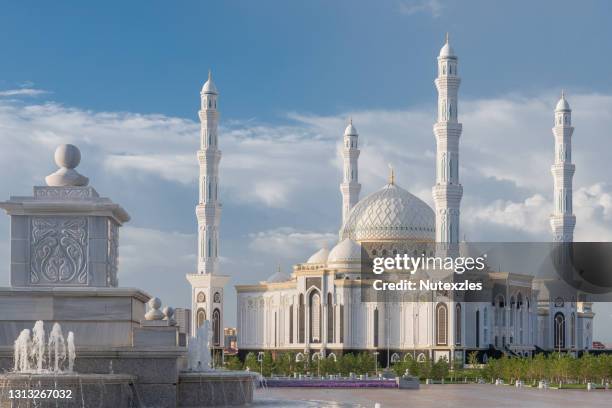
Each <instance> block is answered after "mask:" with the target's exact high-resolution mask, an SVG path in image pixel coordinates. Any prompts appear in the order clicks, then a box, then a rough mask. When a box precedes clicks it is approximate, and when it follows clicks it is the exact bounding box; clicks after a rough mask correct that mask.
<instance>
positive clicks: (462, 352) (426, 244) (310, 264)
mask: <svg viewBox="0 0 612 408" xmlns="http://www.w3.org/2000/svg"><path fill="white" fill-rule="evenodd" d="M435 84H436V88H437V90H438V117H437V122H436V124H435V125H434V134H435V137H436V146H437V154H436V161H435V166H436V180H435V185H434V187H433V197H434V202H435V211H434V210H432V209H431V208H430V207H429V206H428V205H427V204H426V203H425V202H423V201H422V200H420V199H419V198H418V197H416V196H414V195H412V194H411V193H409V192H408V191H406V190H404V189H402V188H401V187H400V186H398V185H397V184H396V182H395V178H394V176H393V173H392V176H391V177H390V180H389V182H388V184H387V185H385V186H384V187H383V188H382V189H380V190H379V191H376V192H374V193H372V194H370V195H368V196H367V197H364V198H362V199H361V200H359V199H358V195H359V190H360V185H359V183H358V177H357V175H358V172H357V170H358V169H357V167H358V162H357V159H358V157H359V150H358V146H357V138H358V136H357V132H356V130H355V129H354V126H353V124H352V121H351V123H350V124H349V126H348V127H347V129H346V130H345V133H344V139H343V159H344V168H343V182H342V184H341V187H340V190H341V193H342V199H343V202H342V205H343V207H342V227H341V228H340V234H339V235H340V236H339V242H338V244H337V245H336V246H335V247H334V248H333V249H332V250H331V251H327V250H326V249H321V250H319V251H317V252H316V253H315V254H313V255H312V256H311V257H310V258H309V259H308V260H307V261H306V262H304V263H300V264H297V265H295V266H294V267H293V271H292V273H291V275H290V276H289V275H287V274H284V273H282V272H281V271H278V272H276V273H275V274H273V275H272V276H271V277H270V278H269V279H267V280H266V281H263V282H260V283H258V284H253V285H238V286H236V290H237V294H238V305H237V313H238V321H237V325H238V347H239V349H240V350H241V353H245V352H248V351H254V352H257V351H261V350H272V351H283V350H291V351H294V352H299V353H302V354H310V355H313V353H323V354H324V355H330V354H332V353H333V354H334V355H337V354H338V353H344V352H350V351H363V350H369V351H378V352H379V355H380V354H388V355H389V358H390V360H391V362H393V361H397V360H398V359H405V358H417V359H421V360H422V359H424V358H426V357H429V358H433V359H438V358H441V357H446V358H448V359H449V360H452V359H454V358H465V356H466V353H467V352H469V351H478V352H479V353H480V356H481V357H483V356H485V355H487V356H488V355H500V354H506V355H511V356H513V355H531V354H532V353H534V352H536V351H538V349H545V350H553V349H555V346H557V347H556V348H557V349H562V350H567V351H579V350H584V349H588V348H590V342H592V318H593V313H592V312H591V310H590V304H586V303H585V304H581V303H580V302H576V301H575V299H574V302H571V301H570V302H564V303H563V304H562V303H558V302H557V303H555V302H553V303H546V304H544V303H543V302H541V301H540V293H539V291H538V288H537V285H536V282H535V281H534V277H533V276H531V275H529V274H527V273H529V272H530V271H526V274H518V273H508V272H492V271H488V272H486V275H484V276H485V280H486V281H487V282H488V283H489V284H490V285H489V286H488V288H487V290H486V291H484V293H485V294H486V295H485V298H483V299H482V300H479V301H477V302H474V301H470V302H468V301H465V299H462V298H460V297H456V296H455V295H446V297H444V296H442V297H441V299H439V300H435V301H433V297H432V295H431V293H429V294H424V295H420V296H421V297H420V298H419V299H417V301H414V299H411V300H408V301H394V302H375V301H374V302H364V301H363V300H362V297H361V280H360V277H361V251H362V248H366V250H367V251H368V252H369V254H370V255H373V256H377V255H382V256H385V255H387V254H395V253H412V252H413V251H414V252H419V253H420V252H422V251H425V250H427V249H428V248H431V247H432V246H434V245H435V244H438V245H437V246H440V247H442V248H456V249H457V250H458V249H459V245H458V244H459V237H460V235H459V225H460V223H459V221H460V203H461V197H462V194H463V187H462V185H461V184H460V182H459V138H460V135H461V131H462V125H461V124H460V123H459V122H458V114H457V112H458V111H457V106H458V96H457V95H458V88H459V84H460V78H459V76H458V73H457V57H456V55H455V54H454V52H453V50H452V48H451V46H450V43H449V42H448V37H447V39H446V43H445V44H444V46H443V47H442V49H441V51H440V55H439V57H438V78H437V79H436V81H435ZM563 101H565V100H564V99H563ZM560 103H561V102H560ZM564 103H565V105H562V106H561V109H559V105H558V107H557V108H558V109H557V110H556V113H555V115H556V125H555V128H554V129H553V132H554V134H555V140H556V147H555V152H556V153H555V154H556V156H555V165H553V174H554V175H555V197H556V198H557V197H563V203H564V204H563V205H561V206H558V205H557V204H556V206H555V214H554V215H553V217H552V221H551V224H552V225H553V231H554V232H555V234H557V233H559V234H562V237H563V239H564V240H571V232H572V231H573V226H574V223H575V221H574V218H573V215H571V174H573V165H571V154H570V136H571V133H572V130H573V128H571V118H570V111H569V106H567V107H566V102H564ZM558 220H560V221H558ZM570 225H571V228H570ZM568 234H569V235H568ZM439 244H443V245H439ZM531 272H534V271H531ZM559 312H563V313H564V316H567V317H566V318H565V320H564V322H563V324H559V322H558V321H557V323H555V316H558V313H559ZM555 330H556V331H557V333H558V338H557V339H560V338H563V339H568V340H567V341H564V342H562V343H561V342H559V341H557V342H555V336H554V334H553V333H554V332H555ZM383 360H385V358H383Z"/></svg>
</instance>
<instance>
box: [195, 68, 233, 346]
mask: <svg viewBox="0 0 612 408" xmlns="http://www.w3.org/2000/svg"><path fill="white" fill-rule="evenodd" d="M218 96H219V93H218V92H217V88H216V87H215V84H214V82H213V79H212V75H211V73H210V71H209V72H208V80H207V81H206V83H205V84H204V86H203V87H202V92H200V102H201V107H200V111H199V112H198V115H199V116H200V124H201V126H200V149H199V150H198V163H199V164H200V177H199V189H200V196H199V200H198V205H197V206H196V211H195V212H196V217H197V219H198V264H197V272H196V273H193V274H187V280H188V281H189V283H190V284H191V335H192V336H194V335H196V333H197V330H198V328H199V327H200V326H201V325H202V324H203V323H204V321H205V320H209V321H210V322H211V328H212V331H213V339H212V343H213V348H214V349H215V353H217V352H219V353H221V352H222V350H223V298H224V294H223V288H224V287H225V285H226V284H227V282H228V281H229V276H226V275H220V274H219V270H218V268H219V222H220V221H221V203H220V202H219V161H220V160H221V151H220V150H219V144H218V142H219V138H218V134H217V128H218V123H219V112H218V111H217V97H218Z"/></svg>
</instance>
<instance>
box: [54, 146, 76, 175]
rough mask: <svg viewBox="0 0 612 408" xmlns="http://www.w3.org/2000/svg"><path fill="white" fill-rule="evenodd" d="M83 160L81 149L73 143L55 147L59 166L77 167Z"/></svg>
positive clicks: (56, 160)
mask: <svg viewBox="0 0 612 408" xmlns="http://www.w3.org/2000/svg"><path fill="white" fill-rule="evenodd" d="M80 162H81V151H80V150H79V148H78V147H76V146H75V145H71V144H63V145H59V146H57V149H55V164H57V167H65V168H67V169H75V168H76V167H77V166H78V165H79V163H80Z"/></svg>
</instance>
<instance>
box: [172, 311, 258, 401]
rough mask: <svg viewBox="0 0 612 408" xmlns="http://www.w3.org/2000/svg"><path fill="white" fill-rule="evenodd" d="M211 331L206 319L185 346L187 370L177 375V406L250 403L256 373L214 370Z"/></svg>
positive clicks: (256, 381)
mask: <svg viewBox="0 0 612 408" xmlns="http://www.w3.org/2000/svg"><path fill="white" fill-rule="evenodd" d="M211 349H212V330H211V325H210V321H208V320H205V321H204V322H203V323H202V325H201V326H200V327H199V328H198V330H197V332H196V336H195V337H191V338H190V339H189V343H188V346H187V370H185V371H181V372H180V373H179V393H178V394H179V406H185V407H191V406H200V407H201V406H211V407H212V406H236V405H244V404H250V403H251V402H253V389H254V387H255V385H256V384H257V383H258V382H259V374H257V373H251V372H248V371H229V370H224V369H215V368H213V364H212V359H211Z"/></svg>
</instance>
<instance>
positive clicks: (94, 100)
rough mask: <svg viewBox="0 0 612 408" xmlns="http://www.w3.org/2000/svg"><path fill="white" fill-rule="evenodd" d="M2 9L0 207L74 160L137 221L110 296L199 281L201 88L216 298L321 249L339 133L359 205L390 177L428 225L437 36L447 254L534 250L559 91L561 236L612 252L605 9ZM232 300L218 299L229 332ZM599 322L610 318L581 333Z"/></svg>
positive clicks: (330, 237)
mask: <svg viewBox="0 0 612 408" xmlns="http://www.w3.org/2000/svg"><path fill="white" fill-rule="evenodd" d="M1 7H2V9H1V11H2V12H0V50H1V52H2V58H1V59H0V160H1V161H2V162H3V163H4V164H5V165H4V170H5V173H4V174H5V176H4V177H3V178H2V179H0V196H1V197H8V196H9V195H11V194H14V195H25V194H28V193H29V192H30V191H31V186H32V185H33V184H41V182H42V180H43V177H44V176H45V175H47V174H49V173H51V172H52V171H54V165H53V161H52V159H51V158H52V153H53V150H54V148H55V146H56V145H57V144H59V143H67V142H70V143H74V144H77V145H78V146H79V147H80V148H81V150H82V152H83V162H82V165H81V166H80V167H79V170H80V171H81V172H82V173H83V174H85V175H87V176H88V177H89V178H90V180H91V183H92V185H93V186H94V187H95V188H96V189H97V190H98V191H99V192H100V193H101V194H102V195H104V196H109V197H111V198H112V199H113V200H114V201H117V202H119V203H121V204H122V205H123V206H125V208H126V209H127V210H128V211H129V212H130V213H131V215H132V221H131V222H130V223H129V225H126V227H124V228H123V231H122V238H121V240H122V241H121V242H122V246H121V249H120V254H121V271H120V282H121V284H122V285H126V286H139V287H142V288H144V289H145V290H147V291H149V292H150V293H152V294H154V295H158V296H160V297H161V298H162V300H163V301H164V302H167V303H169V304H171V305H174V306H186V305H187V301H186V299H187V296H186V294H187V293H188V292H187V291H188V285H187V283H186V281H185V280H184V277H183V276H184V274H185V273H187V272H192V270H193V269H194V267H195V249H196V244H195V242H196V237H195V230H196V223H195V215H194V205H195V203H196V200H197V183H196V178H197V162H196V160H195V150H196V149H197V147H198V124H197V122H196V121H197V110H198V108H199V106H198V105H199V90H200V88H201V86H202V83H203V81H204V80H205V79H206V75H207V71H208V69H209V67H210V68H212V69H213V73H214V77H215V82H216V84H217V87H218V88H219V90H220V92H221V96H220V98H221V99H220V109H221V118H222V122H221V125H222V128H221V136H220V145H221V149H222V150H223V158H222V161H221V195H222V200H223V204H224V210H223V216H222V231H221V234H222V235H221V240H222V242H221V253H222V255H223V257H224V259H223V262H222V269H223V270H224V271H225V272H227V273H229V274H231V275H232V277H233V278H232V279H233V280H232V283H231V284H232V285H233V284H236V283H252V282H257V281H259V280H263V279H265V278H266V277H267V276H268V275H271V274H272V273H273V272H274V271H275V269H276V265H277V264H280V265H281V267H282V268H283V269H284V270H286V271H289V270H290V267H291V265H293V264H294V263H296V262H301V261H303V260H304V259H306V258H307V257H308V255H310V253H313V252H315V251H316V250H317V249H318V248H319V247H320V246H322V245H324V244H327V245H333V244H334V241H335V239H336V236H337V231H338V228H339V217H340V194H339V191H338V183H339V182H340V171H339V166H340V159H339V156H338V154H337V148H338V142H339V140H340V137H341V134H342V131H343V129H344V126H345V122H346V118H347V116H349V115H352V116H353V118H354V122H355V125H356V127H357V129H358V130H359V132H360V135H361V136H360V143H361V147H362V155H361V158H360V177H361V182H362V184H363V190H362V193H363V196H365V194H367V193H370V192H372V191H375V190H376V189H378V188H380V186H382V185H383V184H384V180H385V178H386V173H387V164H388V163H392V164H393V165H394V166H395V167H396V169H397V180H398V184H400V185H401V186H402V187H404V188H407V189H409V190H410V191H411V192H413V193H415V194H417V195H418V196H419V197H421V198H422V199H423V200H425V201H426V202H428V203H430V204H431V185H432V182H433V177H434V169H433V152H434V149H435V145H434V139H433V135H432V131H431V126H432V124H433V120H434V119H433V118H434V109H435V103H436V102H435V101H436V93H435V88H434V86H433V79H434V77H435V69H436V60H435V58H436V56H437V53H438V51H439V49H440V47H441V45H442V43H443V38H444V33H445V32H446V31H449V32H450V35H451V42H452V44H453V47H454V48H455V51H456V53H457V54H458V55H459V58H460V68H459V69H460V75H461V77H462V85H461V90H460V98H461V99H460V120H461V121H462V122H463V124H464V133H463V136H462V141H461V143H462V145H461V149H462V150H461V154H462V164H461V165H462V167H461V178H462V183H463V185H464V190H465V195H464V199H463V202H462V231H463V233H465V234H466V235H467V238H468V239H470V240H481V241H484V240H491V241H504V240H525V241H528V240H547V239H549V237H550V233H549V227H548V215H549V213H550V210H551V208H552V204H551V200H552V194H551V192H552V179H551V176H550V172H549V167H550V164H551V162H552V135H551V132H550V127H551V126H552V109H553V108H554V104H555V103H556V100H557V99H558V95H559V92H560V89H561V88H565V89H566V90H567V94H568V98H569V101H570V104H571V105H572V107H573V108H574V124H575V125H576V132H575V136H574V161H575V163H576V166H577V171H576V176H575V179H574V181H575V190H576V197H575V210H576V215H577V218H578V221H577V227H576V236H577V238H578V239H580V240H585V241H586V240H602V241H610V240H612V185H611V184H612V180H611V179H610V176H609V174H612V164H610V161H609V157H608V155H609V151H610V147H612V142H611V141H610V138H609V133H610V131H609V129H610V128H611V127H612V76H611V75H610V72H611V69H610V67H612V53H611V52H610V42H609V39H610V38H612V27H611V26H610V25H609V24H608V20H609V16H610V15H612V3H610V2H607V1H589V2H573V1H538V2H533V1H514V2H507V1H503V2H502V1H461V2H459V1H446V0H414V1H411V0H394V1H377V2H374V1H370V2H364V1H308V2H297V1H293V2H287V1H242V2H238V1H233V2H230V1H227V2H204V1H179V2H167V1H163V2H162V1H146V2H145V1H130V2H112V1H107V2H97V3H87V4H85V3H82V2H77V1H72V2H70V1H66V2H29V1H23V2H12V3H5V4H3V5H2V6H1ZM0 229H1V230H3V231H8V222H7V217H1V219H0ZM2 236H4V237H6V236H8V233H6V234H0V237H2ZM7 256H8V240H6V239H5V238H4V239H2V240H1V241H0V259H6V258H7ZM7 275H8V265H7V263H3V264H0V276H7ZM0 279H2V278H0ZM7 280H8V279H3V280H1V281H0V284H1V282H6V281H7ZM169 282H172V284H169ZM234 299H235V298H234V293H233V290H232V289H231V288H230V289H229V290H228V296H227V298H226V300H225V307H226V319H227V324H233V323H234V321H235V300H234ZM611 318H612V314H611V313H610V309H609V308H608V309H602V310H601V312H600V313H599V314H598V319H600V321H604V322H605V321H606V319H608V320H607V321H608V322H609V319H611ZM597 327H599V329H597ZM597 330H601V331H600V332H598V331H597ZM598 337H599V338H601V339H603V340H607V341H609V342H612V326H610V325H609V324H599V325H598V326H596V336H595V338H596V339H597V338H598Z"/></svg>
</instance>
